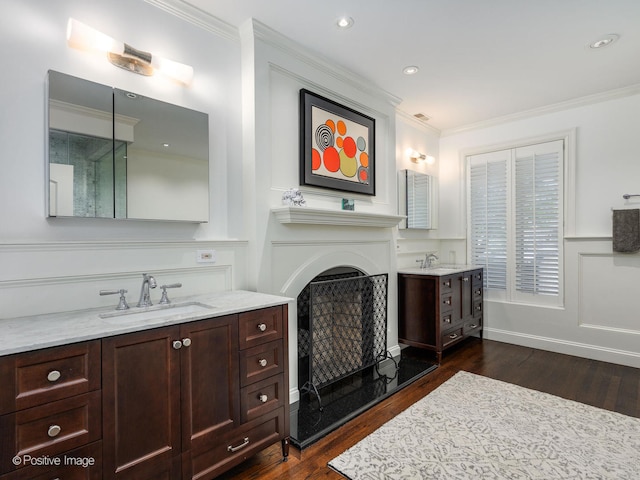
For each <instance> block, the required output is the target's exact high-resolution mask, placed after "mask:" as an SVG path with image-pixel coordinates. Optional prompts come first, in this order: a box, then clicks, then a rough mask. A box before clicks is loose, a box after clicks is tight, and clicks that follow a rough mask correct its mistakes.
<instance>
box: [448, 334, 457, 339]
mask: <svg viewBox="0 0 640 480" xmlns="http://www.w3.org/2000/svg"><path fill="white" fill-rule="evenodd" d="M449 338H450V339H451V340H453V339H454V338H458V334H457V333H452V334H451V335H449Z"/></svg>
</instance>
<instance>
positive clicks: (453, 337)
mask: <svg viewBox="0 0 640 480" xmlns="http://www.w3.org/2000/svg"><path fill="white" fill-rule="evenodd" d="M461 339H462V327H461V328H457V329H455V330H452V331H450V332H447V333H445V334H444V335H442V348H446V347H448V346H449V345H451V344H454V343H456V342H457V341H459V340H461Z"/></svg>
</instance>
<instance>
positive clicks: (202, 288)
mask: <svg viewBox="0 0 640 480" xmlns="http://www.w3.org/2000/svg"><path fill="white" fill-rule="evenodd" d="M197 250H215V252H216V262H215V263H197V262H196V252H197ZM245 257H246V242H244V241H222V242H217V241H188V242H126V241H125V242H65V243H62V242H60V243H31V244H0V265H2V268H0V318H12V317H21V316H27V315H38V314H46V313H52V312H64V311H70V310H81V309H86V308H94V307H106V306H110V305H113V306H114V307H115V305H117V303H118V296H117V295H109V296H100V295H99V292H100V290H115V289H121V288H124V289H126V290H128V293H127V295H126V296H127V301H128V302H129V304H135V303H136V302H137V301H138V297H139V294H140V286H141V279H142V273H145V272H147V273H150V274H152V275H153V276H154V277H155V279H156V281H157V283H158V285H159V286H160V285H164V284H170V283H178V282H179V283H182V287H181V288H178V289H172V290H169V296H170V298H171V297H174V298H179V297H181V296H185V295H194V294H200V293H207V292H212V291H223V290H232V289H240V288H244V286H245V284H246V271H247V269H246V261H245ZM160 295H161V292H160V289H159V288H158V289H156V290H152V299H153V300H154V301H158V300H159V299H160Z"/></svg>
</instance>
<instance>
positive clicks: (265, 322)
mask: <svg viewBox="0 0 640 480" xmlns="http://www.w3.org/2000/svg"><path fill="white" fill-rule="evenodd" d="M286 313H287V307H286V306H277V307H270V308H266V309H260V310H256V311H251V312H243V313H240V314H238V315H228V316H224V317H217V318H212V319H207V320H201V321H196V322H190V323H184V324H181V325H176V326H171V327H166V328H159V329H153V330H147V331H144V332H136V333H131V334H126V335H120V336H116V337H110V338H105V339H104V340H103V351H104V353H103V375H104V378H103V404H104V412H103V428H104V477H103V478H104V479H105V480H106V479H132V480H133V479H135V480H145V479H149V480H151V479H155V478H168V479H173V478H175V479H179V478H183V479H190V478H198V479H211V478H214V477H216V476H217V475H219V474H220V473H222V472H223V471H225V470H228V469H229V468H231V467H232V466H234V465H236V464H238V463H240V462H242V461H243V460H245V459H246V458H248V457H249V456H251V455H253V454H255V453H256V452H257V451H259V450H261V449H263V448H265V447H267V446H269V445H271V444H273V443H275V442H277V441H279V440H280V441H282V444H283V455H285V456H286V455H287V454H288V445H289V443H288V442H289V439H288V435H289V433H288V432H289V410H288V409H289V403H288V400H287V398H288V397H287V395H288V385H287V376H286V375H285V372H286V371H287V368H286V365H285V362H286V359H287V357H286V355H285V352H286V341H285V336H284V334H283V332H284V328H285V326H286V321H285V319H286ZM249 345H255V346H252V347H251V348H245V347H247V346H249Z"/></svg>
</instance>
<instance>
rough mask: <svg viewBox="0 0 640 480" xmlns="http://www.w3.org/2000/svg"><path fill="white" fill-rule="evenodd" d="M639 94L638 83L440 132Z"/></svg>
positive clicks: (469, 129)
mask: <svg viewBox="0 0 640 480" xmlns="http://www.w3.org/2000/svg"><path fill="white" fill-rule="evenodd" d="M638 93H640V83H636V84H635V85H630V86H627V87H622V88H617V89H615V90H609V91H606V92H601V93H596V94H593V95H585V96H583V97H578V98H574V99H572V100H567V101H564V102H558V103H552V104H551V105H545V106H543V107H538V108H532V109H530V110H524V111H522V112H518V113H512V114H509V115H504V116H501V117H496V118H492V119H489V120H483V121H481V122H476V123H471V124H468V125H462V126H460V127H454V128H448V129H445V130H443V131H442V133H441V136H442V137H447V136H450V135H455V134H458V133H463V132H469V131H472V130H479V129H482V128H487V127H493V126H496V125H501V124H503V123H509V122H515V121H517V120H525V119H528V118H533V117H538V116H541V115H546V114H549V113H555V112H560V111H563V110H569V109H572V108H578V107H584V106H587V105H593V104H596V103H601V102H607V101H609V100H615V99H617V98H624V97H629V96H631V95H637V94H638Z"/></svg>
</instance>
